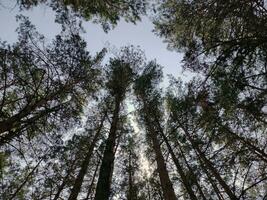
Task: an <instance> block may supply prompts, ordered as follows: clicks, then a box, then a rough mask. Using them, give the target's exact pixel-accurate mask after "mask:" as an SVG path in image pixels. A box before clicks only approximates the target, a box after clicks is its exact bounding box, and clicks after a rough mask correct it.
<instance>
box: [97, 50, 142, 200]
mask: <svg viewBox="0 0 267 200" xmlns="http://www.w3.org/2000/svg"><path fill="white" fill-rule="evenodd" d="M130 51H131V48H125V49H124V50H123V52H122V53H123V54H122V56H121V57H119V58H114V59H111V60H110V65H109V66H108V68H107V77H108V80H107V83H106V87H107V91H108V94H109V95H110V98H111V102H112V108H113V111H112V119H111V126H110V130H109V134H108V138H107V140H106V145H105V151H104V155H103V159H102V163H101V166H100V172H99V177H98V182H97V187H96V195H95V199H96V200H105V199H106V200H108V198H109V195H110V187H111V181H112V173H113V165H114V158H115V153H116V151H115V145H116V139H117V138H118V137H119V136H118V129H119V119H120V111H121V106H122V103H123V100H124V98H125V95H126V93H127V91H129V89H130V85H131V84H132V82H133V80H134V78H135V75H136V73H137V72H138V71H137V70H138V67H139V66H138V65H139V63H140V57H138V56H139V55H138V52H137V53H136V52H133V53H130V54H129V52H130Z"/></svg>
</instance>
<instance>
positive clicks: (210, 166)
mask: <svg viewBox="0 0 267 200" xmlns="http://www.w3.org/2000/svg"><path fill="white" fill-rule="evenodd" d="M178 123H179V126H180V127H181V128H182V129H183V131H184V132H185V134H186V136H187V137H188V139H189V142H190V143H191V145H192V147H193V148H194V149H195V150H196V152H197V154H198V156H199V157H200V159H201V160H202V161H203V162H204V163H205V166H206V167H207V168H208V169H209V170H210V171H211V173H212V174H213V176H214V177H215V178H216V179H217V180H218V182H219V183H220V185H221V186H222V188H223V189H224V191H225V192H226V193H227V195H228V196H229V198H230V199H231V200H238V198H237V197H236V196H235V194H234V193H233V192H232V190H231V189H230V187H229V186H228V185H227V184H226V182H225V181H224V180H223V179H222V177H221V175H220V174H219V173H218V171H217V169H216V168H214V167H213V164H212V163H211V162H210V161H209V160H208V159H207V158H206V156H205V154H204V153H203V152H202V151H201V150H200V149H199V148H198V146H197V145H195V142H194V140H193V138H192V137H191V135H190V133H189V132H188V131H187V130H186V129H185V128H184V127H183V125H182V124H181V123H180V122H178Z"/></svg>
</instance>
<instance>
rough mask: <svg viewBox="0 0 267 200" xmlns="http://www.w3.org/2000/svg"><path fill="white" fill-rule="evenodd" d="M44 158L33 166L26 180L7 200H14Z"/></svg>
mask: <svg viewBox="0 0 267 200" xmlns="http://www.w3.org/2000/svg"><path fill="white" fill-rule="evenodd" d="M43 159H44V157H43V158H41V160H40V161H39V162H38V163H37V164H36V165H35V167H34V168H33V169H32V170H31V172H30V173H29V174H28V175H27V176H26V178H25V179H24V181H23V182H22V183H21V184H20V186H19V187H18V189H17V190H16V191H15V192H14V194H12V195H11V197H10V198H9V200H12V199H14V198H15V197H16V196H17V194H18V193H19V191H20V190H21V189H22V188H23V187H24V186H25V184H26V183H27V182H28V180H29V178H30V177H31V176H32V175H33V174H34V172H35V170H36V169H37V168H38V167H39V165H40V164H41V162H42V161H43Z"/></svg>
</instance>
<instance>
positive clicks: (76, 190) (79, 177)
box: [68, 116, 105, 200]
mask: <svg viewBox="0 0 267 200" xmlns="http://www.w3.org/2000/svg"><path fill="white" fill-rule="evenodd" d="M104 120H105V116H104V117H103V118H102V119H101V123H100V125H99V127H98V130H97V132H96V134H95V136H94V139H93V141H92V143H91V144H90V146H89V148H88V151H87V153H86V156H85V158H84V160H83V162H82V165H81V169H80V171H79V173H78V175H77V177H76V179H75V182H74V185H73V188H72V189H71V193H70V196H69V198H68V200H76V199H77V197H78V195H79V192H80V190H81V186H82V183H83V179H84V176H85V174H86V173H87V169H88V166H89V162H90V159H91V157H92V153H93V151H94V147H95V145H96V142H97V140H98V138H99V136H100V133H101V129H102V127H103V123H104Z"/></svg>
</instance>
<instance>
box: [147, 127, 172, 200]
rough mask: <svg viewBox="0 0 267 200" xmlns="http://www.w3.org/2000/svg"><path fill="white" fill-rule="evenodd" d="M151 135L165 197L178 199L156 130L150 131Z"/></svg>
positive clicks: (166, 198)
mask: <svg viewBox="0 0 267 200" xmlns="http://www.w3.org/2000/svg"><path fill="white" fill-rule="evenodd" d="M149 137H150V138H151V140H152V144H153V150H154V152H155V154H156V162H157V171H158V173H159V178H160V183H161V187H162V191H163V196H164V199H165V200H177V198H176V196H175V193H174V189H173V187H172V183H171V181H170V177H169V174H168V172H167V168H166V165H165V161H164V157H163V155H162V152H161V149H160V143H159V141H158V138H157V135H156V133H155V132H154V131H153V132H152V131H151V133H149Z"/></svg>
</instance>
